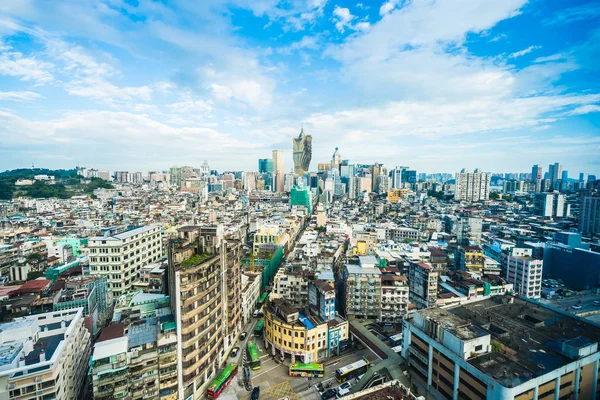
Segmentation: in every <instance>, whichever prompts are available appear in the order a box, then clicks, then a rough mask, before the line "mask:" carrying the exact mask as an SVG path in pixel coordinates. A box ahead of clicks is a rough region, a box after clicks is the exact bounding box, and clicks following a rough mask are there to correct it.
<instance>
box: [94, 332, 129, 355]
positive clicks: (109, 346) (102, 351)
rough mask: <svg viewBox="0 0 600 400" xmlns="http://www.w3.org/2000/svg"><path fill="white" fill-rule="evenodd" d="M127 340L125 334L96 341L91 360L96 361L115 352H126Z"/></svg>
mask: <svg viewBox="0 0 600 400" xmlns="http://www.w3.org/2000/svg"><path fill="white" fill-rule="evenodd" d="M127 342H128V340H127V337H126V336H123V337H119V338H116V339H110V340H105V341H103V342H97V343H96V344H95V345H94V353H93V354H92V360H93V361H96V360H100V359H103V358H106V357H110V356H114V355H116V354H121V353H126V352H127Z"/></svg>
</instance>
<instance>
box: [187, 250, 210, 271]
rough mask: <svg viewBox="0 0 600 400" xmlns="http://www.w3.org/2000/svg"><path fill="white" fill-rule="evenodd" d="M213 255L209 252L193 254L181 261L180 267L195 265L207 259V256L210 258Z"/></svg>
mask: <svg viewBox="0 0 600 400" xmlns="http://www.w3.org/2000/svg"><path fill="white" fill-rule="evenodd" d="M213 256H214V254H210V253H202V254H194V255H193V256H191V257H190V258H188V259H187V260H184V261H182V262H181V268H189V267H195V266H196V265H199V264H201V263H202V262H204V261H206V260H208V259H209V258H212V257H213Z"/></svg>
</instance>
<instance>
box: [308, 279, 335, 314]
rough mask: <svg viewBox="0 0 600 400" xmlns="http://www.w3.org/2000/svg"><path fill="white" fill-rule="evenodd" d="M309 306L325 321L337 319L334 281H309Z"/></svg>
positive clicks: (312, 311) (313, 312)
mask: <svg viewBox="0 0 600 400" xmlns="http://www.w3.org/2000/svg"><path fill="white" fill-rule="evenodd" d="M308 307H309V309H310V311H311V313H312V314H314V315H317V316H319V317H320V318H321V319H322V320H324V321H329V320H332V319H335V287H334V286H333V281H328V280H322V279H317V280H314V281H311V282H309V283H308Z"/></svg>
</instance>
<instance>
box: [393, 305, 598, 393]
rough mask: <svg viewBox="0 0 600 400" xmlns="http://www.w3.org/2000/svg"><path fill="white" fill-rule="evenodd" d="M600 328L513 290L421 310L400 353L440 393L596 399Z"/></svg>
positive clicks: (422, 385)
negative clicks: (451, 305) (444, 306)
mask: <svg viewBox="0 0 600 400" xmlns="http://www.w3.org/2000/svg"><path fill="white" fill-rule="evenodd" d="M599 338H600V328H598V327H597V326H596V325H592V324H591V323H588V322H586V320H585V319H580V318H576V317H574V316H572V315H571V314H569V313H565V312H561V311H557V310H554V309H549V308H546V307H545V306H544V305H543V304H539V303H532V302H530V301H527V300H526V299H520V298H515V297H512V296H494V297H492V298H489V299H484V300H481V301H476V302H469V303H465V304H463V305H460V306H457V307H451V308H431V309H427V310H420V311H417V312H416V313H415V314H414V315H413V318H412V320H405V321H403V341H404V342H403V348H402V356H403V357H404V358H405V359H406V360H408V365H409V372H410V376H411V381H412V384H413V385H414V386H416V387H417V389H418V392H419V393H421V394H425V395H426V396H427V397H428V398H434V399H469V400H483V399H487V400H500V399H519V400H520V399H557V398H558V399H577V398H579V399H596V398H598V396H599V395H600V392H599V390H598V389H600V387H599V385H598V364H599V360H600V352H599V351H598V339H599Z"/></svg>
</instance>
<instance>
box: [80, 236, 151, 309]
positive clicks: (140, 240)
mask: <svg viewBox="0 0 600 400" xmlns="http://www.w3.org/2000/svg"><path fill="white" fill-rule="evenodd" d="M161 231H162V229H161V227H160V226H142V227H139V228H133V229H128V228H126V227H124V226H119V227H112V228H108V229H105V230H104V234H103V235H102V236H94V237H90V238H89V240H88V247H89V251H90V275H92V276H97V275H99V276H106V277H107V278H108V290H109V291H110V292H111V293H112V297H113V301H117V300H118V297H119V296H120V295H122V294H123V293H127V292H129V291H130V290H131V289H132V287H133V282H134V281H135V280H136V279H137V276H138V271H139V270H140V268H141V267H142V266H144V265H147V264H151V263H155V262H157V261H158V260H159V259H160V258H161V257H162V238H161Z"/></svg>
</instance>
